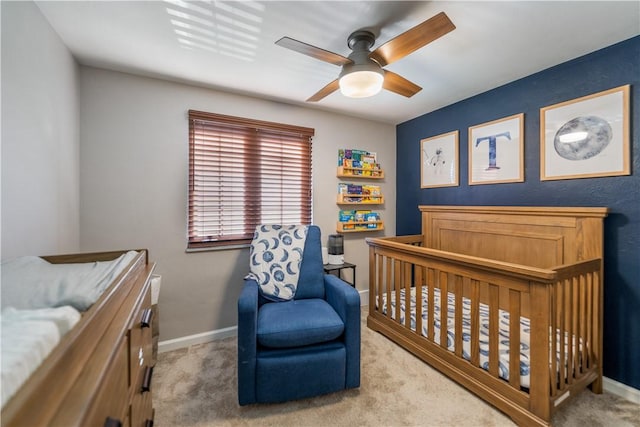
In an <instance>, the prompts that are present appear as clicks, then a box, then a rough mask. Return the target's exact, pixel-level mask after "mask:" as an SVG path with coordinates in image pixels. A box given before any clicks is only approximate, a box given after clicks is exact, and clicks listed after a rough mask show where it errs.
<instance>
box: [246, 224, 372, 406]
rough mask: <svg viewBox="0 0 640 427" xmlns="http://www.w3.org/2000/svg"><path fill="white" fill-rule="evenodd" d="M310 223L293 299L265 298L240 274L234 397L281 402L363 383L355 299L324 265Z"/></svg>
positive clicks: (353, 292) (316, 230) (316, 231)
mask: <svg viewBox="0 0 640 427" xmlns="http://www.w3.org/2000/svg"><path fill="white" fill-rule="evenodd" d="M320 242H321V241H320V229H319V228H318V227H317V226H309V228H308V231H307V237H306V241H305V243H304V251H303V254H302V262H301V265H300V274H299V279H298V287H297V290H296V292H295V296H294V298H293V299H292V300H290V301H280V302H273V301H269V300H267V299H265V298H264V297H263V296H262V295H261V294H260V292H259V290H258V283H257V282H256V281H255V280H253V279H245V283H244V288H243V290H242V293H241V294H240V297H239V299H238V401H239V403H240V405H247V404H250V403H257V402H261V403H267V402H284V401H289V400H295V399H302V398H307V397H312V396H317V395H321V394H326V393H331V392H335V391H338V390H343V389H348V388H355V387H359V386H360V296H359V294H358V292H357V291H356V290H355V289H354V288H353V287H351V286H350V285H348V284H347V283H345V282H344V281H342V280H340V279H339V278H338V277H336V276H332V275H325V274H324V270H323V267H322V250H321V243H320Z"/></svg>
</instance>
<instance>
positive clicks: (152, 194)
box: [80, 67, 396, 340]
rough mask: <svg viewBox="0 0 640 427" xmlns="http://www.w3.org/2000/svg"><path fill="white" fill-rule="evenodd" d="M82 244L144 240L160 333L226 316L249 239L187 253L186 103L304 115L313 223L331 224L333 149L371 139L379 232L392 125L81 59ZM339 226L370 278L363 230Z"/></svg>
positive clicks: (215, 324)
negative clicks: (380, 171)
mask: <svg viewBox="0 0 640 427" xmlns="http://www.w3.org/2000/svg"><path fill="white" fill-rule="evenodd" d="M80 82H81V83H80V88H81V90H80V94H81V102H80V105H81V113H80V118H81V124H82V126H81V141H82V145H81V153H80V159H81V161H80V165H81V172H80V175H81V190H80V191H81V207H80V212H81V215H80V224H81V226H80V229H81V249H82V250H83V251H92V250H109V249H118V248H148V249H149V251H150V256H151V258H152V259H153V260H154V261H156V262H157V264H158V265H157V271H158V272H159V273H160V274H162V277H163V279H162V291H161V293H160V339H161V340H168V339H173V338H178V337H182V336H187V335H192V334H197V333H202V332H207V331H211V330H217V329H221V328H225V327H230V326H233V325H235V324H236V323H237V319H236V300H237V296H238V295H239V293H240V290H241V287H242V278H243V276H244V275H245V274H246V273H247V272H248V249H237V250H222V251H208V252H199V253H185V248H186V229H187V226H186V218H187V183H188V123H187V111H188V110H189V109H195V110H202V111H209V112H214V113H221V114H228V115H235V116H242V117H249V118H253V119H259V120H268V121H275V122H281V123H289V124H293V125H298V126H305V127H311V128H314V129H315V130H316V134H315V138H314V141H313V174H314V177H313V185H314V198H313V203H314V211H313V216H314V223H316V224H318V225H319V226H320V227H321V229H322V233H323V240H324V241H325V242H326V239H327V235H329V234H332V233H335V223H336V221H337V217H338V210H339V208H338V206H337V205H336V203H335V200H336V193H337V184H338V179H337V178H336V176H335V175H336V166H337V150H338V148H341V147H346V148H360V149H369V150H371V151H376V152H377V153H378V156H379V161H380V162H381V163H382V166H383V167H384V168H385V172H386V179H385V180H384V181H383V182H381V183H380V184H381V186H382V190H383V192H384V195H385V202H386V203H385V207H383V208H382V209H380V211H381V212H382V216H383V218H384V220H385V222H386V224H385V226H386V230H385V232H384V233H385V234H386V235H393V234H394V233H395V194H394V189H395V187H394V183H395V163H396V162H395V152H396V150H395V126H393V125H389V124H382V123H376V122H371V121H367V120H362V119H355V118H349V117H345V116H342V115H337V114H332V113H327V112H322V111H318V110H313V109H308V108H303V107H298V106H292V105H287V104H282V103H275V102H269V101H264V100H259V99H255V98H250V97H246V96H240V95H233V94H228V93H223V92H218V91H214V90H209V89H203V88H198V87H193V86H187V85H183V84H178V83H171V82H166V81H162V80H156V79H150V78H144V77H138V76H133V75H129V74H123V73H117V72H111V71H105V70H99V69H95V68H89V67H81V68H80ZM373 235H377V236H381V235H383V233H382V232H377V233H354V234H349V235H346V237H345V253H346V258H347V260H348V261H351V262H353V263H354V264H357V266H358V267H357V279H358V283H357V287H358V289H360V290H363V289H366V288H367V286H368V252H367V251H368V249H367V245H366V243H365V242H364V238H365V237H370V236H373Z"/></svg>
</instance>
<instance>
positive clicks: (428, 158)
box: [420, 130, 458, 188]
mask: <svg viewBox="0 0 640 427" xmlns="http://www.w3.org/2000/svg"><path fill="white" fill-rule="evenodd" d="M420 163H421V164H420V188H433V187H454V186H457V185H458V131H457V130H456V131H453V132H449V133H444V134H442V135H438V136H432V137H430V138H425V139H423V140H421V141H420Z"/></svg>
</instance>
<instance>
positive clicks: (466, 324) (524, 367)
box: [376, 286, 568, 388]
mask: <svg viewBox="0 0 640 427" xmlns="http://www.w3.org/2000/svg"><path fill="white" fill-rule="evenodd" d="M427 293H428V290H427V286H423V288H422V319H423V321H422V331H421V332H422V335H423V336H425V337H426V336H427V327H428V317H427V316H428V307H429V306H428V295H427ZM440 299H441V297H440V289H438V288H435V289H434V312H435V313H434V342H436V343H440V334H441V333H442V324H441V310H440ZM376 300H377V297H376ZM400 300H401V301H400V310H399V311H400V323H403V324H404V322H405V316H406V309H405V290H404V289H401V290H400ZM410 301H411V311H410V313H411V314H410V315H411V321H410V327H411V329H412V330H413V331H415V330H416V296H415V288H411V298H410ZM447 304H448V305H447V316H446V318H447V326H446V334H447V349H448V350H449V351H452V352H453V351H454V350H455V347H454V343H455V295H454V294H453V293H451V292H449V293H448V302H447ZM376 305H377V306H378V305H379V302H378V301H376ZM396 309H397V308H396V301H395V291H392V295H391V318H393V319H396ZM382 313H383V314H385V315H386V314H387V295H386V294H385V295H383V298H382ZM479 315H480V339H479V341H480V355H479V356H480V357H479V363H480V367H482V368H483V369H486V370H489V307H488V306H487V305H485V304H482V303H480V304H479ZM498 319H499V320H498V321H499V337H500V338H499V340H500V346H499V349H498V353H499V363H498V370H499V375H500V377H501V378H503V379H504V380H507V381H508V380H509V358H510V356H511V355H510V350H509V312H507V311H505V310H499V315H498ZM529 333H530V321H529V319H528V318H526V317H523V316H521V317H520V354H519V357H520V384H521V386H522V387H524V388H529V384H530V375H529V373H530V372H529V360H530V359H529V353H530V351H529V350H530V347H529V336H530V334H529ZM556 336H557V338H559V334H557V335H556ZM567 338H568V337H567V336H566V335H565V351H566V348H567V345H568V339H567ZM558 341H559V340H558ZM470 353H471V300H470V299H468V298H464V297H463V298H462V356H463V357H464V358H465V359H466V360H470ZM559 365H560V364H559Z"/></svg>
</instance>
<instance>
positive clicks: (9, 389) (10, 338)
mask: <svg viewBox="0 0 640 427" xmlns="http://www.w3.org/2000/svg"><path fill="white" fill-rule="evenodd" d="M79 320H80V313H79V312H78V311H77V310H75V309H74V308H72V307H69V306H64V307H57V308H43V309H37V310H17V309H15V308H11V307H9V308H7V309H4V310H3V311H2V315H1V317H0V324H1V327H0V329H1V331H2V363H1V364H0V365H1V372H0V373H1V380H0V382H1V383H2V406H4V404H5V403H6V402H7V401H8V400H9V399H10V398H11V396H13V395H14V393H15V392H16V390H18V389H19V388H20V386H21V385H22V383H23V382H24V381H26V380H27V378H29V376H30V375H31V374H32V373H33V371H35V370H36V368H37V367H38V366H40V364H41V363H42V361H43V360H44V359H45V358H46V357H47V356H48V355H49V353H50V352H51V351H52V350H53V349H54V348H55V346H56V345H57V344H58V342H59V341H60V338H61V337H62V336H63V335H64V334H66V333H67V332H68V331H69V330H70V329H71V328H73V326H74V325H75V324H76V323H77V322H78V321H79Z"/></svg>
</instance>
